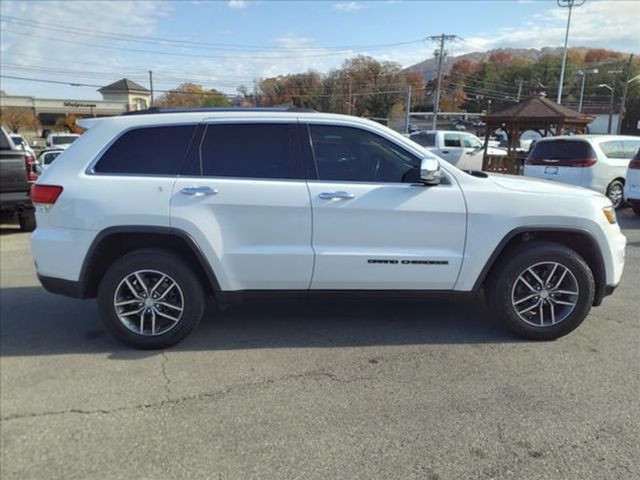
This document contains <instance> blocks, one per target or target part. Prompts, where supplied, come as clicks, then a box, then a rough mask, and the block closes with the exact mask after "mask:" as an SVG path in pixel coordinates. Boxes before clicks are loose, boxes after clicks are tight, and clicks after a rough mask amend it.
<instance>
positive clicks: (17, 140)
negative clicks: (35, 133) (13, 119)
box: [11, 135, 24, 147]
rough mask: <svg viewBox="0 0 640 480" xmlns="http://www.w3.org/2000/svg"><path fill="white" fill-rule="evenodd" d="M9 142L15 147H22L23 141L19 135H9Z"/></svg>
mask: <svg viewBox="0 0 640 480" xmlns="http://www.w3.org/2000/svg"><path fill="white" fill-rule="evenodd" d="M11 140H12V141H13V144H14V145H15V146H16V147H24V140H23V139H22V137H21V136H19V135H11Z"/></svg>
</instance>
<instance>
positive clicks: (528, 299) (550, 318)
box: [511, 262, 580, 327]
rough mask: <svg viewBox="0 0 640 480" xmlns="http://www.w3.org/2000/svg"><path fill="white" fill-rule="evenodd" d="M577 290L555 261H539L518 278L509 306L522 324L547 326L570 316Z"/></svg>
mask: <svg viewBox="0 0 640 480" xmlns="http://www.w3.org/2000/svg"><path fill="white" fill-rule="evenodd" d="M579 295H580V289H579V287H578V281H577V280H576V277H575V275H574V274H573V272H572V271H571V270H570V269H569V268H568V267H567V266H565V265H562V264H561V263H558V262H539V263H536V264H534V265H531V266H529V267H527V268H525V269H524V270H523V271H522V272H521V273H520V275H518V277H517V279H516V281H515V283H514V284H513V288H512V290H511V305H512V307H513V309H514V311H515V312H516V314H517V315H518V317H519V318H520V320H522V321H523V322H525V323H527V324H529V325H532V326H534V327H551V326H554V325H557V324H558V323H560V322H563V321H564V320H566V319H567V317H569V315H571V313H572V312H573V311H574V310H575V308H576V305H577V303H578V297H579Z"/></svg>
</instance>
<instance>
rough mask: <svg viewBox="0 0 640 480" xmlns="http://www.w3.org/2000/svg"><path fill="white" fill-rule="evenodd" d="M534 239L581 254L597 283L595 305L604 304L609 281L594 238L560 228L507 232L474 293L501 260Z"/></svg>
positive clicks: (526, 228) (585, 231)
mask: <svg viewBox="0 0 640 480" xmlns="http://www.w3.org/2000/svg"><path fill="white" fill-rule="evenodd" d="M533 240H541V241H548V242H553V243H558V244H560V245H564V246H565V247H568V248H570V249H572V250H574V251H575V252H576V253H578V254H579V255H580V256H581V257H582V258H583V259H584V260H585V262H586V263H587V265H588V266H589V268H590V269H591V272H592V273H593V278H594V281H595V287H596V291H595V296H594V300H593V306H594V307H597V306H598V305H600V304H601V303H602V299H603V298H604V296H605V293H606V287H607V278H606V269H605V264H604V258H603V256H602V252H601V251H600V248H599V247H598V242H597V241H596V239H595V238H594V237H593V235H592V234H591V233H590V232H589V231H587V230H582V229H574V228H558V227H518V228H515V229H513V230H511V231H510V232H509V233H507V234H506V235H505V236H504V237H503V239H502V240H501V241H500V243H499V244H498V246H497V247H496V248H495V249H494V251H493V253H492V254H491V256H490V257H489V259H488V260H487V262H486V264H485V266H484V268H483V269H482V271H481V272H480V275H479V276H478V278H477V279H476V282H475V284H474V286H473V290H474V291H478V290H480V289H481V288H483V287H484V285H485V283H486V281H487V279H488V278H489V277H490V275H491V273H492V271H493V270H494V268H495V267H496V265H497V263H498V261H499V260H500V259H501V258H504V257H505V256H507V255H509V253H510V252H512V251H513V249H515V248H517V247H518V246H519V245H520V244H522V243H524V242H530V241H533Z"/></svg>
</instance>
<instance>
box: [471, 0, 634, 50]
mask: <svg viewBox="0 0 640 480" xmlns="http://www.w3.org/2000/svg"><path fill="white" fill-rule="evenodd" d="M567 15H568V11H567V9H566V8H560V7H557V6H553V7H551V8H549V9H547V10H546V11H545V12H543V13H540V14H537V15H535V16H534V17H533V18H531V19H529V20H528V21H526V22H524V23H523V24H522V25H521V26H520V27H516V28H513V27H510V28H502V29H500V30H498V31H497V32H496V34H495V35H492V36H486V35H477V36H472V37H467V38H466V41H467V42H468V43H467V46H466V47H465V49H466V50H479V49H490V48H501V47H520V48H541V47H554V46H562V45H563V44H564V35H565V29H566V25H567ZM639 18H640V3H638V2H613V1H611V2H604V1H590V2H587V3H586V4H585V5H583V6H581V7H577V8H574V9H573V12H572V15H571V29H570V32H569V46H570V47H572V46H573V47H581V46H585V47H606V48H610V49H616V50H621V51H626V52H638V51H639V50H640V35H639V34H638V19H639Z"/></svg>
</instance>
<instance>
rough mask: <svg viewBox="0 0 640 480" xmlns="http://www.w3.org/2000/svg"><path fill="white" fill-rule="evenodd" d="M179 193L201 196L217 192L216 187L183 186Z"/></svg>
mask: <svg viewBox="0 0 640 480" xmlns="http://www.w3.org/2000/svg"><path fill="white" fill-rule="evenodd" d="M180 193H182V194H183V195H193V196H195V197H203V196H204V195H215V194H216V193H218V189H217V188H213V187H184V188H182V189H181V190H180Z"/></svg>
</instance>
